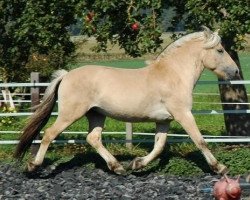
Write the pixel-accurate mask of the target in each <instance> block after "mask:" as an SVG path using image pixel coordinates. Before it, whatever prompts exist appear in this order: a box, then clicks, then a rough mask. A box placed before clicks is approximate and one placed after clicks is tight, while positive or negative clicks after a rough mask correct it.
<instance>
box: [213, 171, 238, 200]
mask: <svg viewBox="0 0 250 200" xmlns="http://www.w3.org/2000/svg"><path fill="white" fill-rule="evenodd" d="M213 195H214V197H215V199H216V200H240V196H241V188H240V184H239V177H238V178H237V179H236V180H234V179H230V178H228V177H227V176H226V175H224V177H223V178H221V180H219V181H217V182H216V183H215V185H214V190H213Z"/></svg>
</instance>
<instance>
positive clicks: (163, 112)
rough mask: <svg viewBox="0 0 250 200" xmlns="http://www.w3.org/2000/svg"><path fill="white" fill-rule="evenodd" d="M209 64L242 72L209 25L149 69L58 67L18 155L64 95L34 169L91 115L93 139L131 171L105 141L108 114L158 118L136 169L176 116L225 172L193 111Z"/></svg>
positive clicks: (223, 73)
mask: <svg viewBox="0 0 250 200" xmlns="http://www.w3.org/2000/svg"><path fill="white" fill-rule="evenodd" d="M204 68H207V69H210V70H211V71H213V72H214V73H215V74H217V75H218V76H219V77H220V78H223V79H232V78H234V77H235V76H237V75H238V74H239V70H238V68H237V65H236V64H235V62H234V61H233V60H232V59H231V57H230V56H229V55H228V53H227V52H226V51H225V50H224V48H223V47H222V45H221V38H220V36H219V35H218V33H217V32H212V31H210V30H209V29H208V28H205V30H204V31H201V32H195V33H192V34H188V35H186V36H183V37H182V38H180V39H178V40H177V41H175V42H173V43H172V44H170V45H169V46H168V47H167V48H166V49H165V50H164V51H163V52H162V53H161V54H160V55H159V56H158V57H157V58H156V59H155V60H154V61H152V62H151V63H150V64H149V65H148V66H146V67H144V68H140V69H118V68H111V67H103V66H95V65H89V66H83V67H80V68H77V69H74V70H72V71H70V72H67V71H65V70H60V71H57V72H56V73H55V78H54V80H53V81H52V82H51V84H50V85H49V86H48V88H47V90H46V92H45V95H44V97H43V101H42V102H41V104H40V105H39V106H38V107H37V109H36V111H35V113H34V114H33V115H32V116H31V118H30V120H29V122H28V124H27V125H26V127H25V128H24V130H23V133H22V135H21V137H20V142H19V144H18V145H17V148H16V151H15V155H14V156H15V157H17V158H22V157H23V156H24V154H25V152H26V151H27V150H28V148H29V147H30V145H31V144H32V141H33V140H34V139H35V137H36V136H37V134H39V132H40V130H41V129H42V128H43V127H44V126H45V124H46V123H47V121H48V119H49V117H50V114H51V112H52V109H53V107H54V104H55V102H56V99H57V98H58V117H57V119H56V121H55V122H54V124H53V125H52V126H50V127H49V128H47V129H46V130H45V133H44V135H43V138H42V141H41V145H40V148H39V150H38V152H37V155H36V157H35V159H34V160H32V161H30V162H29V163H28V171H34V170H35V169H37V167H38V166H40V165H41V164H42V162H43V160H44V156H45V153H46V151H47V149H48V146H49V144H50V143H51V142H52V141H53V140H54V139H55V138H56V137H57V136H58V135H59V134H60V133H61V132H62V131H63V130H65V129H66V128H67V127H68V126H69V125H71V124H72V123H73V122H75V121H76V120H78V119H80V118H82V117H83V116H86V117H87V119H88V122H89V133H88V135H87V138H86V140H87V142H88V143H89V144H90V145H91V146H92V147H93V148H95V149H96V151H97V152H98V153H99V154H100V156H101V157H102V158H103V159H104V160H105V161H106V163H107V165H108V167H109V169H110V170H112V171H114V172H115V173H117V174H123V173H125V170H124V168H123V166H122V165H121V164H120V163H119V162H118V161H117V159H116V158H115V157H114V156H113V155H112V154H111V153H110V152H109V151H108V150H107V149H106V148H105V147H104V145H103V144H102V139H101V134H102V130H103V126H104V121H105V118H106V116H108V117H111V118H114V119H117V120H122V121H125V122H155V123H156V135H155V144H154V147H153V150H152V151H151V152H150V153H149V154H148V155H146V156H144V157H138V158H135V159H134V160H133V161H132V162H131V164H130V167H131V168H132V169H140V168H142V167H144V166H146V165H147V164H148V163H149V162H150V161H152V160H153V159H155V158H156V157H157V156H158V155H159V154H160V153H161V152H162V151H163V149H164V145H165V143H166V139H167V132H168V130H169V125H170V122H171V121H172V120H176V121H177V122H178V123H180V124H181V125H182V127H183V128H184V129H185V131H186V132H187V133H188V134H189V136H190V138H191V139H192V140H193V142H194V143H195V145H196V146H197V147H198V149H200V150H201V152H202V153H203V155H204V157H205V158H206V161H207V162H208V164H209V165H210V167H211V168H212V169H213V170H214V171H215V172H217V173H222V174H223V173H225V172H226V171H227V168H226V166H224V165H223V164H220V163H219V162H218V161H217V159H216V158H215V157H214V156H213V154H212V153H211V151H210V150H209V149H208V147H207V144H206V142H205V141H204V139H203V137H202V135H201V133H200V131H199V130H198V128H197V125H196V122H195V119H194V117H193V115H192V113H191V108H192V91H193V89H194V86H195V84H196V82H197V80H198V79H199V77H200V75H201V73H202V71H203V70H204Z"/></svg>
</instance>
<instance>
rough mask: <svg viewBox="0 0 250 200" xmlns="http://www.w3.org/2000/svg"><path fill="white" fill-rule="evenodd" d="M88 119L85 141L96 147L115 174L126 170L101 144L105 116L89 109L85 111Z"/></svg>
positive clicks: (123, 172)
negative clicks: (87, 111) (87, 131)
mask: <svg viewBox="0 0 250 200" xmlns="http://www.w3.org/2000/svg"><path fill="white" fill-rule="evenodd" d="M86 116H87V118H88V120H89V134H88V135H87V139H86V140H87V142H88V143H89V144H90V145H91V146H92V147H93V148H95V149H96V151H97V152H98V153H99V154H100V156H101V157H102V158H103V159H104V160H105V161H106V163H107V165H108V168H109V169H110V170H111V171H114V172H115V173H116V174H125V173H126V171H125V170H124V168H123V167H122V165H121V164H120V163H119V162H118V161H117V160H116V158H115V157H114V156H113V155H112V154H111V153H110V152H109V151H108V150H107V149H106V148H105V147H104V146H103V144H102V138H101V134H102V130H103V126H104V121H105V118H106V117H105V116H103V115H101V114H99V113H97V112H95V111H91V112H89V113H87V115H86Z"/></svg>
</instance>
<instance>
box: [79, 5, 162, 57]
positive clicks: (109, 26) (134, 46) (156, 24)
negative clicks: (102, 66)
mask: <svg viewBox="0 0 250 200" xmlns="http://www.w3.org/2000/svg"><path fill="white" fill-rule="evenodd" d="M161 6H162V3H161V1H156V0H153V1H148V0H141V1H136V2H135V1H133V0H131V1H125V0H122V1H118V0H117V1H105V2H104V1H100V0H95V1H87V2H85V3H82V4H79V7H78V13H79V16H82V18H83V34H87V35H89V36H94V37H95V38H96V39H97V41H98V46H97V47H96V48H95V49H96V50H97V51H105V50H106V49H107V42H108V41H111V43H113V44H114V43H117V44H119V46H120V47H121V48H123V49H124V50H125V52H126V53H128V54H129V55H131V56H133V57H136V56H140V55H142V54H145V53H149V52H154V51H155V50H156V49H157V48H158V47H160V44H161V42H162V41H161V39H160V36H161V32H162V30H161V27H160V14H161V12H162V7H161ZM90 14H91V15H92V17H89V16H90ZM135 23H136V24H138V27H135V26H133V24H135Z"/></svg>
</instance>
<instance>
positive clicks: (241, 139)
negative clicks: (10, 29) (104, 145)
mask: <svg viewBox="0 0 250 200" xmlns="http://www.w3.org/2000/svg"><path fill="white" fill-rule="evenodd" d="M198 84H199V85H202V84H231V85H237V84H250V80H245V81H238V80H237V81H198ZM48 85H49V83H39V81H38V80H37V81H33V82H31V83H0V88H11V87H18V88H19V87H30V88H33V89H34V88H35V89H37V88H40V87H47V86H48ZM199 94H202V93H198V95H199ZM214 94H216V93H214ZM214 94H213V95H214ZM18 95H22V94H20V93H19V94H18ZM24 95H25V96H27V95H30V96H31V97H32V95H34V94H32V93H30V94H29V93H26V94H24ZM40 95H41V94H39V93H36V96H37V97H36V98H39V96H40ZM1 102H4V100H0V103H1ZM13 102H14V103H31V104H32V99H31V100H13ZM197 103H203V102H197ZM209 103H210V104H211V102H209ZM212 104H213V103H212ZM214 104H234V103H223V102H222V103H214ZM237 104H250V103H237ZM192 112H193V114H197V115H221V114H243V113H245V114H250V110H249V109H248V110H193V111H192ZM32 113H33V112H17V113H0V117H21V116H30V115H32ZM52 115H58V113H57V112H52ZM19 132H20V131H0V134H4V133H6V134H11V133H12V134H16V133H19ZM63 133H64V134H86V133H87V132H63ZM104 134H125V135H126V139H125V140H115V141H114V140H112V141H109V140H106V141H104V142H112V143H113V142H126V144H127V146H128V147H131V144H132V142H153V141H154V140H153V139H152V140H135V139H132V135H151V136H153V135H154V134H153V133H132V128H131V125H129V124H128V123H127V126H126V131H124V132H104ZM169 136H170V140H168V141H169V142H190V141H191V140H190V139H189V136H188V135H176V134H169ZM204 138H205V140H206V141H207V142H223V143H237V142H240V143H250V137H232V136H228V137H225V136H204ZM40 142H41V141H40V140H35V141H34V143H40ZM17 143H18V140H0V144H17ZM53 143H63V144H66V143H68V144H71V143H81V144H82V143H85V141H83V140H55V141H54V142H53Z"/></svg>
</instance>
